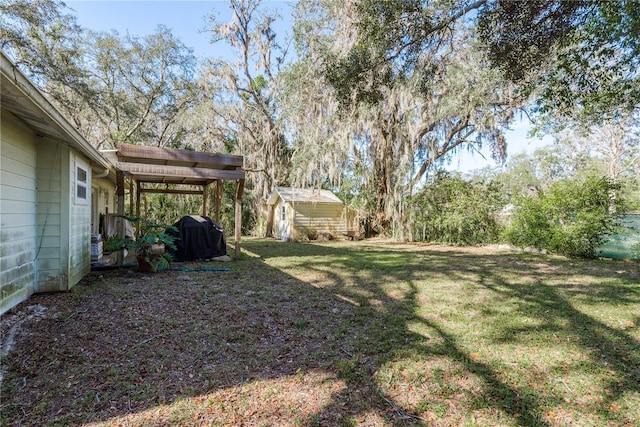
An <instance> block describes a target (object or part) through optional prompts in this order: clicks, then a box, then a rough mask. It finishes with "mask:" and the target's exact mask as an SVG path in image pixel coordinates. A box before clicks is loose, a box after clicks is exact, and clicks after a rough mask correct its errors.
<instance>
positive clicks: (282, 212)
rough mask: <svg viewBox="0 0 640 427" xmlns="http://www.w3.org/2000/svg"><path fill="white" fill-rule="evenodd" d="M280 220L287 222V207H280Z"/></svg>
mask: <svg viewBox="0 0 640 427" xmlns="http://www.w3.org/2000/svg"><path fill="white" fill-rule="evenodd" d="M280 220H282V221H286V220H287V207H286V206H285V205H282V206H280Z"/></svg>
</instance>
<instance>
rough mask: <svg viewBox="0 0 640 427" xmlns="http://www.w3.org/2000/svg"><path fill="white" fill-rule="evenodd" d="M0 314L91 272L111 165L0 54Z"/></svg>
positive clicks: (111, 193) (110, 199)
mask: <svg viewBox="0 0 640 427" xmlns="http://www.w3.org/2000/svg"><path fill="white" fill-rule="evenodd" d="M0 70H1V81H0V93H1V98H0V106H1V138H0V139H1V144H0V170H1V174H0V314H2V313H4V312H6V311H7V310H9V309H10V308H12V307H14V306H15V305H17V304H18V303H20V302H22V301H24V300H26V299H27V298H29V296H30V295H31V294H33V293H36V292H50V291H65V290H69V289H70V288H72V287H73V286H74V285H75V284H77V283H78V282H79V281H80V279H81V278H82V277H83V276H84V275H86V274H87V273H88V272H90V271H91V234H92V233H97V232H98V231H99V226H100V224H99V220H100V215H101V214H104V213H106V212H108V210H109V209H113V207H114V202H115V184H114V183H115V176H116V172H115V169H114V167H113V165H112V164H111V163H110V162H109V161H108V160H107V159H106V158H105V157H103V156H102V155H101V154H100V153H99V152H98V151H97V150H95V149H94V148H93V147H92V146H91V144H89V142H87V141H86V140H85V139H84V138H83V137H82V136H81V135H80V133H79V132H78V131H77V130H76V129H75V128H74V127H73V126H72V125H71V124H70V123H69V122H68V121H67V120H66V119H65V118H64V117H63V116H62V114H61V113H60V112H59V111H58V110H57V109H56V108H55V107H54V106H53V105H52V104H51V103H50V102H49V101H48V100H47V99H46V98H45V96H44V95H43V94H42V93H41V92H40V91H39V90H38V89H37V88H36V87H35V86H34V85H33V84H32V83H31V82H30V81H29V80H28V79H27V78H26V77H25V75H24V74H22V73H21V72H20V71H19V70H18V69H17V68H16V67H15V66H14V64H13V63H12V62H11V61H10V60H9V59H8V58H7V57H6V56H5V55H4V53H2V54H1V64H0Z"/></svg>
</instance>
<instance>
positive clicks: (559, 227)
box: [505, 176, 621, 258]
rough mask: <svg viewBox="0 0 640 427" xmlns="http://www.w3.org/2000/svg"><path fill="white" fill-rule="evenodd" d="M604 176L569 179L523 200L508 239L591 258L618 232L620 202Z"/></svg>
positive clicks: (508, 232) (539, 247) (569, 254)
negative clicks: (612, 204) (614, 196)
mask: <svg viewBox="0 0 640 427" xmlns="http://www.w3.org/2000/svg"><path fill="white" fill-rule="evenodd" d="M613 191H615V186H614V185H613V184H612V183H611V182H609V181H608V180H607V179H606V178H604V177H595V176H589V177H587V178H585V179H584V180H576V179H566V180H561V181H557V182H555V183H553V184H552V185H551V186H550V187H549V188H548V189H547V191H545V192H539V193H538V194H537V195H536V196H531V197H527V198H523V199H521V200H520V201H519V202H518V203H517V206H516V212H515V215H514V218H513V220H512V221H511V224H510V226H509V228H508V230H507V231H506V233H505V238H506V240H508V241H509V242H510V243H512V244H514V245H516V246H521V247H525V246H532V247H535V248H538V249H547V250H548V251H550V252H553V253H558V254H563V255H567V256H572V257H581V258H592V257H594V256H595V254H596V250H597V249H598V247H599V246H600V245H602V243H604V241H605V239H606V236H607V235H609V234H612V233H613V232H615V230H616V218H617V215H616V214H614V213H612V212H619V210H620V207H621V201H620V200H619V198H616V199H615V203H616V205H617V206H616V209H615V210H611V203H613V202H612V201H611V197H610V196H611V194H612V192H613Z"/></svg>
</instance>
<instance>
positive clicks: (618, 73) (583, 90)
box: [328, 0, 640, 121]
mask: <svg viewBox="0 0 640 427" xmlns="http://www.w3.org/2000/svg"><path fill="white" fill-rule="evenodd" d="M638 10H639V8H638V3H637V1H635V0H619V1H608V0H571V1H564V0H540V1H535V2H514V1H501V0H464V1H456V2H446V1H444V2H434V1H427V0H415V1H382V0H364V1H361V2H358V3H357V7H356V8H355V11H356V13H357V16H358V19H357V28H358V32H359V38H358V42H357V43H355V44H354V45H353V47H352V48H351V49H350V50H349V53H348V54H347V55H344V56H343V57H342V58H338V59H339V61H338V62H337V65H336V67H335V69H336V70H329V71H328V74H329V75H333V76H334V78H333V79H332V82H333V84H334V86H335V87H336V88H338V90H339V92H342V93H345V94H348V95H349V96H350V97H351V98H355V99H357V100H368V101H373V102H377V101H378V100H379V99H380V93H379V91H378V88H379V87H383V86H386V85H388V84H390V83H392V82H393V81H398V77H401V76H406V75H409V74H415V73H422V74H423V75H424V77H425V79H426V80H428V79H429V77H430V76H431V75H432V72H433V69H432V68H431V67H430V66H429V65H430V64H425V63H424V62H422V61H421V58H422V55H423V53H424V52H429V51H434V50H435V51H437V48H438V47H440V46H444V45H445V44H446V43H447V42H448V40H449V38H450V35H451V34H452V32H453V30H454V29H455V28H456V25H460V24H461V25H465V26H472V25H477V28H478V31H479V38H480V40H481V43H482V45H483V46H484V49H485V50H486V52H487V54H488V58H489V60H490V62H491V64H492V66H494V67H495V68H497V69H499V70H501V71H502V72H503V73H504V75H505V76H506V77H507V78H509V79H510V80H511V81H512V82H514V83H516V84H518V86H520V87H522V88H523V90H524V93H526V94H527V95H532V96H533V97H534V98H535V99H536V100H537V101H538V104H537V106H538V111H540V112H542V113H545V114H560V115H562V116H564V117H567V116H570V115H573V114H577V113H580V114H584V115H585V116H586V117H590V118H591V120H593V121H598V120H600V119H602V118H611V117H614V116H616V115H617V114H619V113H620V112H622V111H632V110H633V109H635V108H636V106H637V105H638V101H640V90H639V88H640V79H639V78H638V74H637V72H636V70H637V69H638V65H640V64H639V58H640V37H638V36H639V31H640V14H639V13H638ZM367 82H368V83H367Z"/></svg>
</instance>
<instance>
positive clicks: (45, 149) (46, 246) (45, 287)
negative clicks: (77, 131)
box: [37, 140, 70, 292]
mask: <svg viewBox="0 0 640 427" xmlns="http://www.w3.org/2000/svg"><path fill="white" fill-rule="evenodd" d="M69 156H70V153H69V148H68V147H67V146H66V145H62V144H59V143H57V142H55V141H50V140H45V141H43V142H42V143H41V144H39V146H38V225H37V227H38V237H37V238H38V242H37V244H38V248H39V249H38V288H37V290H38V291H39V292H53V291H60V290H66V289H67V281H68V274H67V270H68V269H67V259H68V247H69V245H68V237H67V236H68V233H66V231H67V229H66V227H65V223H66V222H67V220H66V218H68V208H67V205H68V203H69V195H68V194H67V193H68V192H67V188H68V184H67V183H68V181H69V175H68V172H67V170H68V167H69V166H68V165H69Z"/></svg>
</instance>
